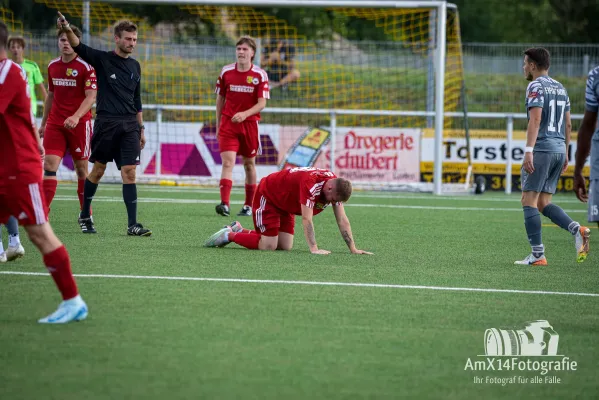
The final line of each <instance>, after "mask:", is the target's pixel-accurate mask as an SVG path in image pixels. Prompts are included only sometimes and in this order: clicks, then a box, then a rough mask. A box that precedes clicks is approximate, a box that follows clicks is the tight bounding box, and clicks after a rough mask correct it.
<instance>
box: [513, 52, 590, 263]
mask: <svg viewBox="0 0 599 400" xmlns="http://www.w3.org/2000/svg"><path fill="white" fill-rule="evenodd" d="M549 66H550V56H549V52H548V51H547V50H546V49H544V48H542V47H536V48H530V49H528V50H526V51H525V52H524V65H523V67H522V68H523V70H524V76H525V77H526V79H527V80H528V81H531V83H530V84H529V85H528V87H527V89H526V99H525V103H526V104H525V105H526V112H527V114H528V128H527V130H526V148H525V150H524V161H523V163H522V171H521V174H522V207H523V210H524V226H525V228H526V233H527V235H528V241H529V242H530V246H531V248H532V252H531V254H530V255H528V256H527V257H526V258H525V259H524V260H521V261H516V262H515V264H525V265H547V259H546V257H545V247H544V246H543V241H542V236H541V215H540V213H539V212H541V213H543V215H544V216H546V217H547V218H549V219H550V220H551V221H552V222H553V223H554V224H556V225H557V226H559V227H560V228H562V229H564V230H566V231H568V232H570V234H572V236H573V237H574V245H575V247H576V260H577V261H578V262H583V261H584V260H585V259H586V257H587V254H588V252H589V236H590V229H589V228H587V227H585V226H581V225H580V224H579V223H578V222H576V221H573V220H572V218H570V217H569V216H568V214H566V213H565V212H564V210H563V209H561V208H560V207H559V206H557V205H555V204H553V203H551V199H552V196H553V194H554V193H555V191H556V188H557V183H558V180H559V177H560V175H561V174H562V173H563V172H564V171H565V170H566V168H567V167H568V158H567V149H568V147H569V145H570V133H571V130H572V123H571V121H570V98H569V97H568V92H567V91H566V89H565V88H564V86H563V85H562V84H561V83H559V82H558V81H556V80H555V79H553V78H551V77H549Z"/></svg>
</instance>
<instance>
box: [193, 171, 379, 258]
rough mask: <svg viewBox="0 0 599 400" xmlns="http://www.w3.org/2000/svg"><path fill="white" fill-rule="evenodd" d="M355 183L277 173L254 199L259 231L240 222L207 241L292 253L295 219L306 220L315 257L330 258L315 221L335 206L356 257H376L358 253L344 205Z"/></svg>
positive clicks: (324, 174)
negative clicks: (318, 237) (321, 244)
mask: <svg viewBox="0 0 599 400" xmlns="http://www.w3.org/2000/svg"><path fill="white" fill-rule="evenodd" d="M351 192H352V185H351V182H350V181H348V180H347V179H343V178H337V177H336V176H335V174H334V173H332V172H331V171H328V170H326V169H317V168H292V169H287V170H283V171H279V172H274V173H272V174H270V175H268V176H267V177H266V178H264V179H262V180H261V181H260V185H259V186H258V191H257V193H256V197H255V198H254V203H253V206H254V210H255V212H254V227H255V228H256V230H255V231H249V230H247V229H243V228H242V227H241V224H240V223H239V222H237V221H235V222H234V223H232V224H231V225H229V226H226V227H224V228H223V229H221V230H220V231H218V232H216V233H215V234H214V235H212V236H211V237H210V239H208V241H206V243H205V246H206V247H223V246H226V245H227V244H229V243H231V242H233V243H237V244H238V245H240V246H243V247H246V248H248V249H258V250H291V248H292V247H293V233H294V225H295V215H301V216H302V225H303V228H304V235H305V236H306V241H307V242H308V247H309V248H310V252H312V254H329V253H330V251H328V250H323V249H319V248H318V246H317V244H316V237H315V234H314V224H313V222H312V217H313V216H315V215H317V214H320V213H321V212H322V211H323V210H324V209H325V208H326V207H328V206H329V205H331V204H332V205H333V212H334V213H335V219H336V220H337V225H338V226H339V231H340V232H341V236H342V237H343V240H345V243H346V244H347V246H348V247H349V250H350V251H351V252H352V253H354V254H372V253H370V252H367V251H364V250H358V249H357V248H356V245H355V244H354V239H353V236H352V231H351V226H350V223H349V219H348V218H347V215H345V209H344V208H343V203H344V202H346V201H347V200H349V198H350V196H351Z"/></svg>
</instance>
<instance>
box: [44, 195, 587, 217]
mask: <svg viewBox="0 0 599 400" xmlns="http://www.w3.org/2000/svg"><path fill="white" fill-rule="evenodd" d="M54 200H55V201H56V200H59V201H65V200H69V201H74V200H78V198H77V197H75V196H63V195H56V197H54ZM94 201H104V202H111V203H115V202H122V201H123V198H122V197H108V196H95V197H94ZM137 202H138V203H176V204H218V203H219V202H220V199H216V198H215V199H173V198H153V197H140V198H138V199H137ZM231 204H243V201H241V200H232V201H231ZM345 206H346V207H363V208H397V209H414V210H450V211H512V212H522V208H491V207H450V206H409V205H401V204H361V203H347V204H346V205H345ZM564 211H565V212H567V213H586V212H587V211H586V210H564Z"/></svg>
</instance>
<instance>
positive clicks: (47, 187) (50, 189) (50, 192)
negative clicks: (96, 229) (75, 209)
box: [43, 179, 92, 215]
mask: <svg viewBox="0 0 599 400" xmlns="http://www.w3.org/2000/svg"><path fill="white" fill-rule="evenodd" d="M56 186H58V180H56V179H44V181H43V190H44V198H45V199H46V204H47V206H48V208H50V204H52V200H54V196H55V195H56ZM84 186H85V179H79V180H77V197H79V209H80V210H81V209H83V187H84ZM91 214H92V213H91V208H90V212H89V215H91Z"/></svg>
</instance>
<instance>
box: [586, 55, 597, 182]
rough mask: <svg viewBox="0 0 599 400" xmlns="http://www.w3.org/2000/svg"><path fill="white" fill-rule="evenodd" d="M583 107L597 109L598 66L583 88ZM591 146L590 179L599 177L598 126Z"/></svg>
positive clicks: (595, 110)
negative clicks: (584, 88)
mask: <svg viewBox="0 0 599 400" xmlns="http://www.w3.org/2000/svg"><path fill="white" fill-rule="evenodd" d="M585 109H586V110H587V111H591V112H598V111H599V66H597V67H595V68H594V69H592V70H591V72H589V77H588V79H587V87H586V90H585ZM592 143H593V144H592V147H591V179H599V127H598V128H597V129H596V130H595V134H594V135H593V142H592Z"/></svg>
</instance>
